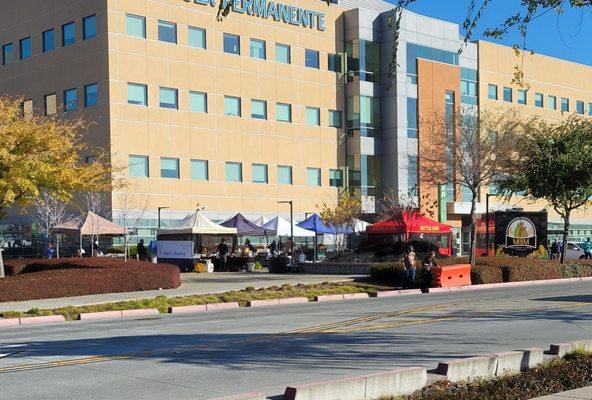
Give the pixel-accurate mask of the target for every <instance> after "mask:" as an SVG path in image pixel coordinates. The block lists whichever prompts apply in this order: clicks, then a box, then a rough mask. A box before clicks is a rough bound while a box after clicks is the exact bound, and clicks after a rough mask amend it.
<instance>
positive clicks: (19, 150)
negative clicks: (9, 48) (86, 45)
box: [0, 97, 112, 278]
mask: <svg viewBox="0 0 592 400" xmlns="http://www.w3.org/2000/svg"><path fill="white" fill-rule="evenodd" d="M87 128H88V125H87V124H86V122H84V120H82V119H81V118H79V117H73V116H68V118H64V117H63V114H56V115H52V116H43V115H37V114H34V115H33V114H25V113H24V112H23V109H22V99H14V98H7V97H0V138H2V139H1V140H0V217H2V215H4V214H5V212H6V211H7V209H8V208H10V207H12V206H13V205H18V206H30V205H32V204H33V203H34V202H35V200H36V199H38V198H39V196H40V195H41V193H46V194H48V195H51V196H54V197H55V198H56V199H59V200H64V201H69V200H70V199H71V198H72V196H73V194H74V193H76V192H86V191H97V190H108V189H109V188H111V186H112V181H111V173H112V169H111V165H110V163H109V161H108V160H107V158H106V157H101V156H98V157H97V158H96V161H95V162H93V163H84V162H82V155H83V154H85V153H87V152H88V149H87V147H86V145H85V143H84V141H82V140H81V139H82V137H83V135H84V133H85V132H86V130H87ZM95 154H96V152H95ZM1 277H4V263H3V260H2V252H1V251H0V278H1Z"/></svg>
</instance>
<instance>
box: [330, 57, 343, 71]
mask: <svg viewBox="0 0 592 400" xmlns="http://www.w3.org/2000/svg"><path fill="white" fill-rule="evenodd" d="M328 63H329V64H328V65H329V71H333V72H337V73H341V71H342V69H341V55H340V54H329V57H328Z"/></svg>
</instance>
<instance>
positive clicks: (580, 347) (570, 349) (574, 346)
mask: <svg viewBox="0 0 592 400" xmlns="http://www.w3.org/2000/svg"><path fill="white" fill-rule="evenodd" d="M576 351H588V352H590V351H592V339H585V340H576V341H574V342H565V343H554V344H552V345H551V347H550V348H549V354H551V355H554V356H559V357H563V356H565V355H566V354H569V353H575V352H576Z"/></svg>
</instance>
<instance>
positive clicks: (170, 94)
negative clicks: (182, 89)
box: [158, 87, 179, 110]
mask: <svg viewBox="0 0 592 400" xmlns="http://www.w3.org/2000/svg"><path fill="white" fill-rule="evenodd" d="M158 98H159V103H160V107H161V108H169V109H171V110H178V109H179V101H178V100H179V92H178V91H177V89H172V88H164V87H161V88H160V89H159V95H158Z"/></svg>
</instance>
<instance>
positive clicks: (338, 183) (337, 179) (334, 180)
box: [329, 169, 343, 187]
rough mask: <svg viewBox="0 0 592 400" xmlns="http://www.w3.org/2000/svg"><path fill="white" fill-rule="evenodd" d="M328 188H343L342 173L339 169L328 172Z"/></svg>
mask: <svg viewBox="0 0 592 400" xmlns="http://www.w3.org/2000/svg"><path fill="white" fill-rule="evenodd" d="M329 186H332V187H343V171H342V170H340V169H331V170H329Z"/></svg>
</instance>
